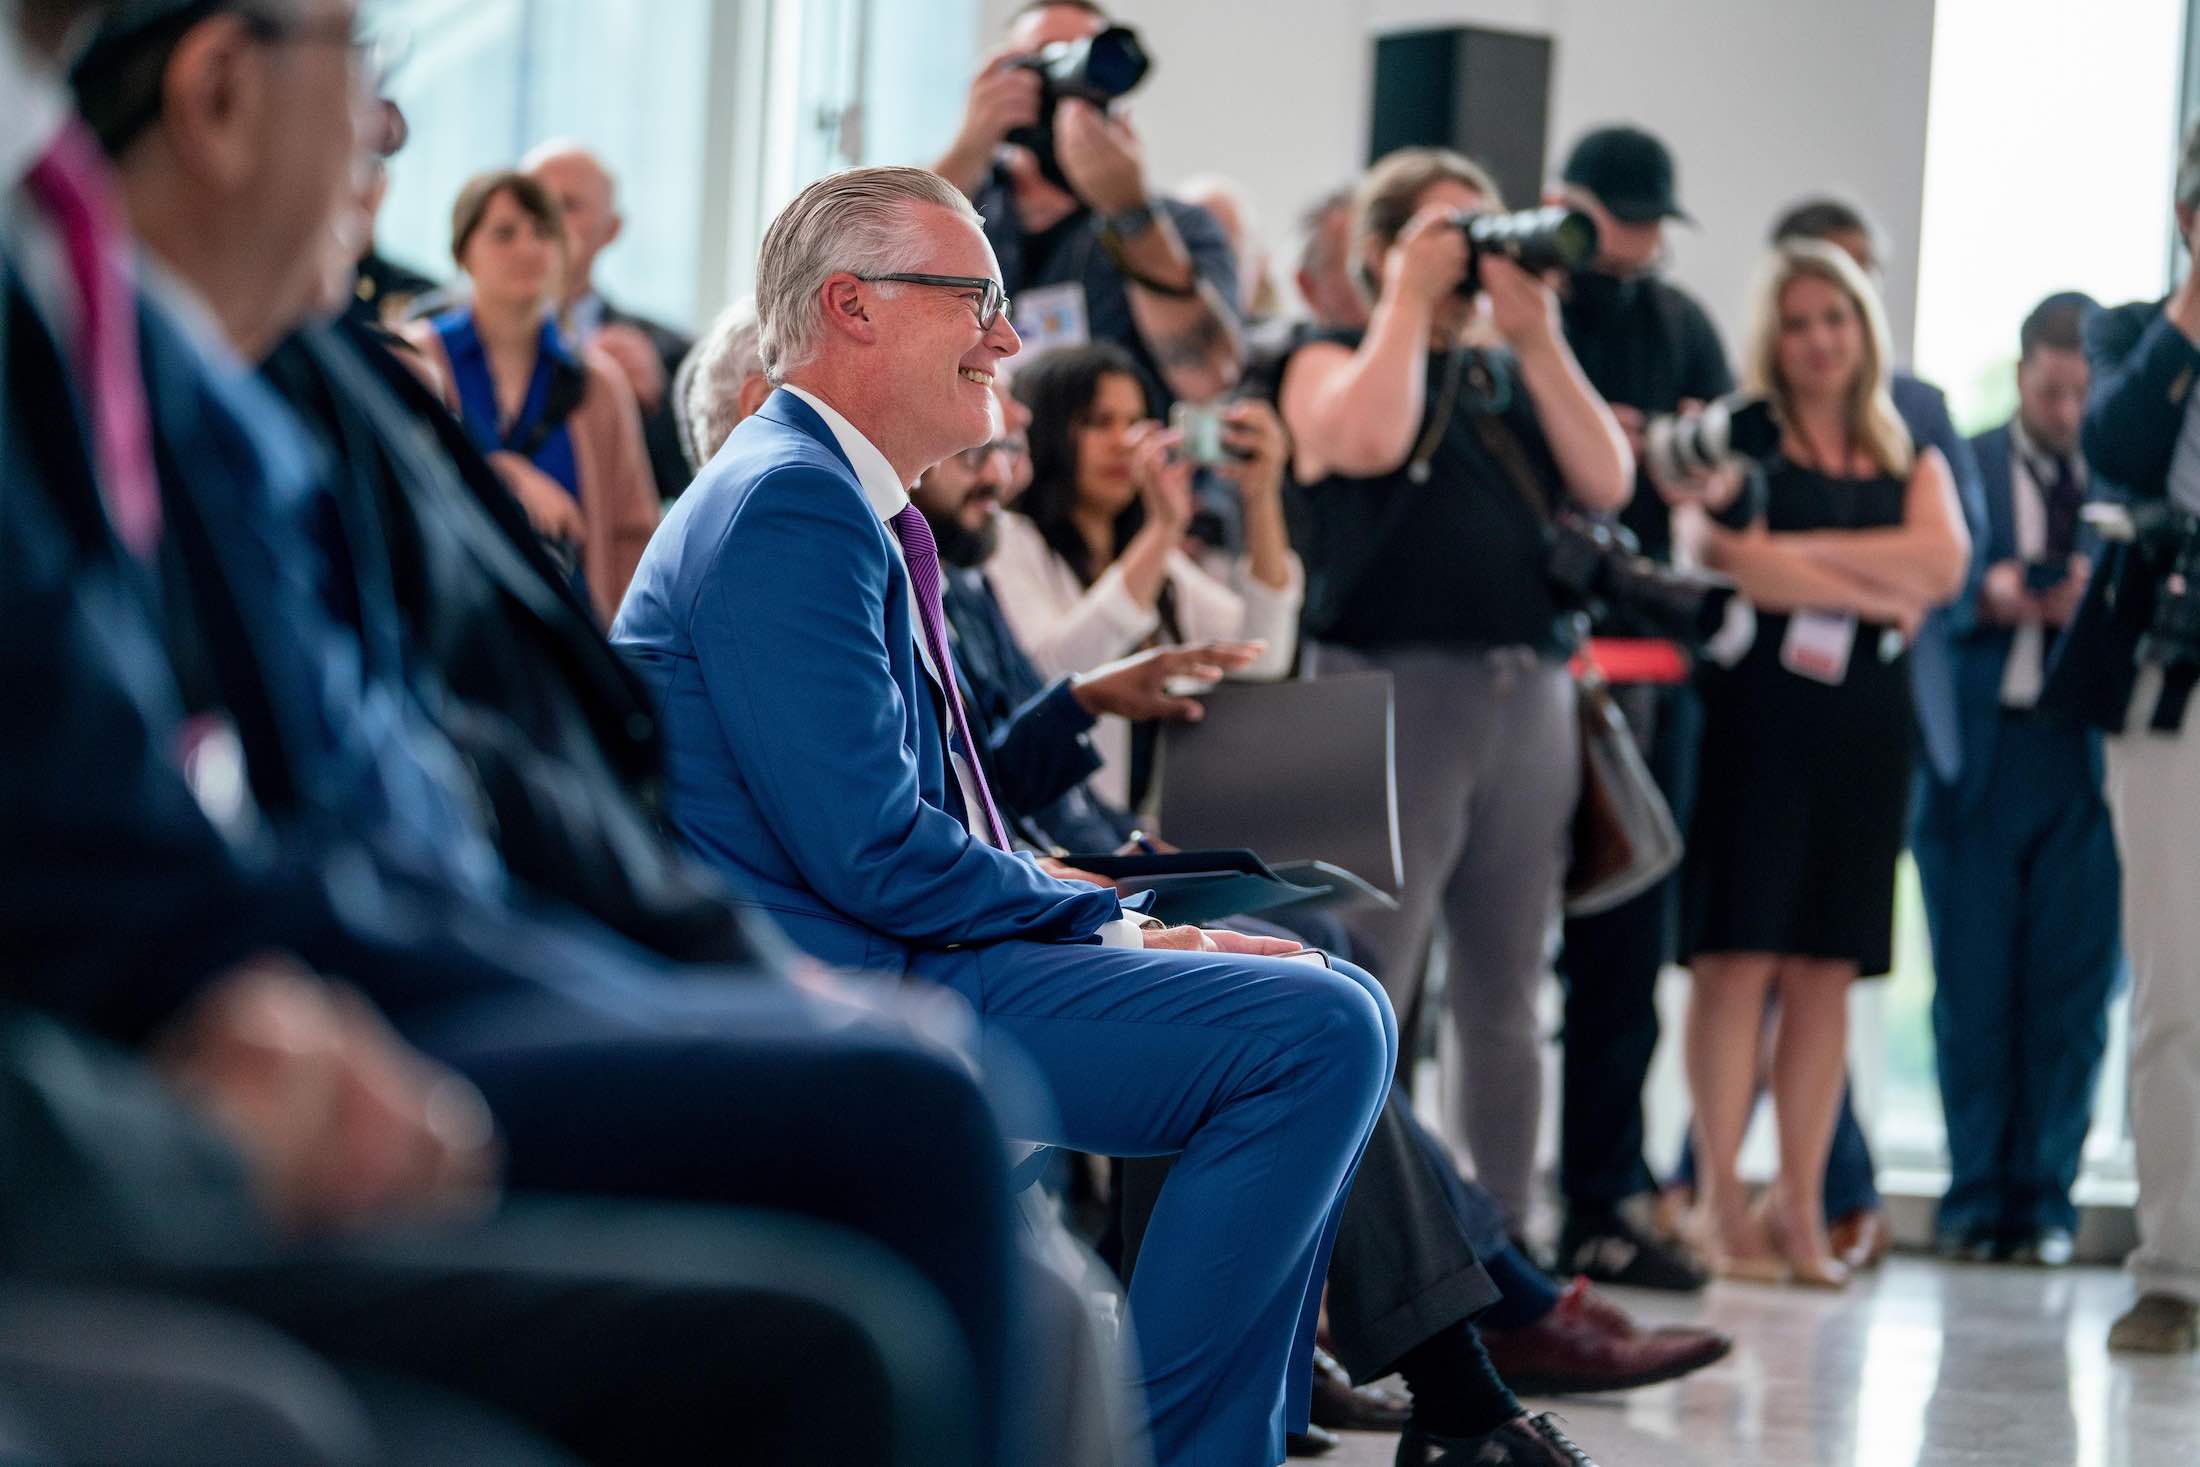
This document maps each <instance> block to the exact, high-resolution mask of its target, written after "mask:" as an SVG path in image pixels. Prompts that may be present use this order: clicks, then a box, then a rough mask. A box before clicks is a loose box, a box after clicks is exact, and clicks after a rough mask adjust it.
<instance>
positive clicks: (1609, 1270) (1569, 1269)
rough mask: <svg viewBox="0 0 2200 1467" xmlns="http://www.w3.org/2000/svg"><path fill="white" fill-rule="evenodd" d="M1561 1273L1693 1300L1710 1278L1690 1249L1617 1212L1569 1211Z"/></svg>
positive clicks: (1561, 1250)
mask: <svg viewBox="0 0 2200 1467" xmlns="http://www.w3.org/2000/svg"><path fill="white" fill-rule="evenodd" d="M1555 1272H1557V1273H1559V1274H1561V1275H1567V1274H1578V1275H1580V1276H1581V1277H1583V1278H1586V1279H1588V1280H1589V1281H1590V1282H1592V1283H1599V1284H1624V1285H1626V1286H1627V1287H1629V1288H1635V1289H1663V1290H1667V1291H1669V1292H1672V1293H1676V1294H1693V1293H1695V1292H1696V1291H1697V1290H1699V1289H1701V1288H1702V1287H1703V1286H1704V1285H1705V1283H1707V1282H1708V1281H1709V1278H1710V1275H1709V1273H1708V1272H1707V1271H1706V1270H1705V1268H1704V1266H1703V1264H1702V1262H1701V1261H1700V1260H1698V1259H1697V1257H1696V1256H1695V1255H1694V1254H1693V1253H1692V1252H1690V1251H1689V1248H1688V1245H1687V1244H1686V1243H1684V1242H1682V1241H1681V1240H1680V1239H1679V1238H1677V1237H1671V1236H1660V1235H1659V1234H1658V1233H1656V1232H1654V1231H1653V1230H1652V1229H1650V1228H1648V1227H1645V1226H1643V1225H1641V1224H1640V1223H1638V1222H1636V1220H1635V1219H1633V1218H1631V1217H1629V1216H1628V1215H1627V1214H1626V1213H1625V1212H1624V1211H1623V1210H1622V1209H1620V1208H1617V1207H1607V1208H1595V1209H1592V1208H1581V1207H1577V1208H1572V1209H1570V1210H1568V1212H1567V1214H1566V1226H1565V1227H1564V1228H1562V1229H1561V1230H1560V1231H1559V1235H1558V1268H1557V1269H1556V1270H1555Z"/></svg>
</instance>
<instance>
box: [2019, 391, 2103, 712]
mask: <svg viewBox="0 0 2200 1467" xmlns="http://www.w3.org/2000/svg"><path fill="white" fill-rule="evenodd" d="M2045 456H2046V455H2044V454H2042V452H2041V450H2040V449H2038V448H2037V447H2035V446H2034V445H2033V443H2032V440H2031V439H2030V438H2028V437H2026V436H2025V432H2024V426H2023V424H2021V423H2014V422H2013V423H2011V424H2010V425H2009V523H2010V530H2011V532H2012V534H2013V535H2014V536H2015V539H2016V546H2017V560H2018V561H2019V563H2022V562H2025V561H2032V560H2038V559H2040V558H2041V557H2043V556H2045V555H2046V554H2047V486H2045V485H2043V484H2041V483H2040V482H2039V481H2038V480H2037V479H2036V478H2034V477H2033V475H2032V464H2033V462H2034V460H2035V458H2038V457H2045ZM2070 461H2071V468H2072V470H2073V471H2074V472H2075V473H2076V474H2077V476H2078V488H2079V489H2080V490H2081V491H2083V490H2084V488H2085V484H2086V468H2085V459H2084V458H2083V457H2081V456H2079V455H2078V454H2075V453H2074V454H2072V455H2071V456H2070ZM2047 643H2048V636H2047V628H2046V627H2045V626H2043V625H2042V624H2040V623H2039V622H2036V621H2028V622H2023V623H2020V624H2019V625H2018V627H2017V629H2016V639H2015V640H2014V641H2013V642H2011V643H2010V646H2009V662H2008V665H2007V666H2006V667H2005V668H2004V669H2003V671H2002V675H2001V706H2002V707H2004V708H2031V707H2033V706H2035V705H2036V704H2038V702H2039V701H2040V689H2041V687H2042V686H2043V685H2044V684H2045V683H2046V681H2047Z"/></svg>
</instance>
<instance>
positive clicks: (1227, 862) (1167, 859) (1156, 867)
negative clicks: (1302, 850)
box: [1062, 850, 1396, 927]
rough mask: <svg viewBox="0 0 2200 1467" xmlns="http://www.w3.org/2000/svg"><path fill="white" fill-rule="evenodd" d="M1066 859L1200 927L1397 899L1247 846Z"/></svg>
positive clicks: (1324, 867) (1153, 911) (1326, 868)
mask: <svg viewBox="0 0 2200 1467" xmlns="http://www.w3.org/2000/svg"><path fill="white" fill-rule="evenodd" d="M1062 860H1063V862H1064V863H1065V864H1066V865H1070V866H1074V867H1076V868H1077V869H1078V870H1080V871H1089V872H1091V873H1092V874H1093V875H1095V876H1105V877H1107V878H1109V879H1110V880H1112V881H1114V882H1115V883H1116V884H1117V885H1118V886H1119V887H1120V888H1121V889H1122V890H1123V891H1125V892H1126V893H1129V892H1140V891H1150V892H1152V893H1153V905H1152V906H1150V907H1149V908H1147V911H1148V913H1149V914H1150V915H1152V916H1154V917H1158V918H1159V919H1160V920H1162V921H1163V922H1167V923H1169V924H1170V925H1171V926H1178V925H1189V926H1194V927H1197V926H1201V925H1204V924H1207V923H1211V922H1217V921H1220V920H1221V919H1222V918H1224V917H1232V916H1239V917H1250V916H1253V915H1255V914H1256V913H1260V912H1278V911H1281V910H1283V909H1285V908H1288V907H1304V908H1307V909H1313V908H1317V907H1326V906H1332V905H1335V904H1336V903H1339V902H1344V901H1364V902H1373V903H1375V904H1378V905H1381V906H1395V905H1396V903H1394V902H1393V901H1391V899H1390V898H1389V897H1388V896H1386V895H1384V894H1383V893H1382V892H1379V891H1377V890H1375V889H1374V888H1373V887H1371V886H1369V885H1368V884H1367V883H1366V882H1364V881H1362V880H1360V879H1359V878H1358V877H1357V876H1354V875H1353V874H1352V873H1351V872H1349V871H1344V870H1340V869H1339V868H1337V867H1335V866H1331V865H1329V864H1327V863H1326V862H1322V861H1293V862H1289V863H1287V864H1285V865H1283V866H1276V867H1272V866H1270V865H1268V864H1267V863H1266V862H1265V861H1263V860H1261V858H1260V857H1259V856H1256V855H1254V854H1253V853H1252V852H1251V851H1239V850H1216V851H1154V852H1139V853H1134V854H1130V855H1068V856H1064V857H1062Z"/></svg>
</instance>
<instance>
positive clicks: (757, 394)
mask: <svg viewBox="0 0 2200 1467" xmlns="http://www.w3.org/2000/svg"><path fill="white" fill-rule="evenodd" d="M771 395H772V379H771V378H769V377H767V376H765V375H764V374H763V373H762V372H751V373H749V375H748V376H746V377H743V378H742V379H741V386H740V387H739V388H738V389H737V390H736V391H735V392H734V395H733V405H734V407H735V409H736V410H737V411H739V413H740V415H741V417H743V418H745V417H747V416H748V415H749V414H751V413H753V412H755V411H756V410H757V409H758V408H760V407H762V406H763V405H764V399H765V398H767V397H770V396H771ZM735 421H736V422H738V421H740V419H738V418H737V419H735Z"/></svg>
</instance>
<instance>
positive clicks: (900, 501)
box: [783, 383, 909, 520]
mask: <svg viewBox="0 0 2200 1467" xmlns="http://www.w3.org/2000/svg"><path fill="white" fill-rule="evenodd" d="M783 390H784V391H787V392H791V393H793V394H794V395H795V396H796V397H799V398H801V399H802V400H803V401H804V402H806V403H808V404H809V405H810V407H811V408H812V409H814V410H815V411H816V413H817V415H818V416H819V417H821V418H823V419H824V420H825V426H826V427H827V428H830V429H831V430H832V433H833V438H834V440H835V441H836V442H838V443H839V444H840V451H841V452H842V453H845V454H846V455H848V462H849V463H850V464H851V465H852V466H853V467H854V468H855V471H856V482H857V483H859V484H861V485H862V486H863V497H864V498H866V499H868V500H870V501H871V509H872V511H873V512H874V513H875V514H877V515H878V517H879V518H880V519H882V520H890V519H892V518H893V517H894V516H895V515H897V514H900V513H901V512H902V511H903V510H905V509H907V508H908V507H909V489H908V486H907V485H905V484H903V483H902V482H901V476H900V475H898V474H896V473H895V472H894V466H893V465H892V464H890V463H888V462H887V461H886V455H885V454H883V453H880V452H879V451H878V446H877V445H876V444H874V443H873V442H871V440H870V439H868V438H866V437H864V436H863V433H862V430H861V429H859V428H857V427H856V425H855V424H853V423H851V422H849V421H848V420H847V419H846V418H844V417H842V416H841V415H840V413H839V411H838V410H837V409H836V408H834V407H833V405H832V404H831V403H829V402H827V401H825V399H824V398H822V397H819V396H818V395H817V394H816V393H814V392H811V391H809V390H807V389H806V388H801V387H796V386H795V385H794V384H792V383H786V384H783Z"/></svg>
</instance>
